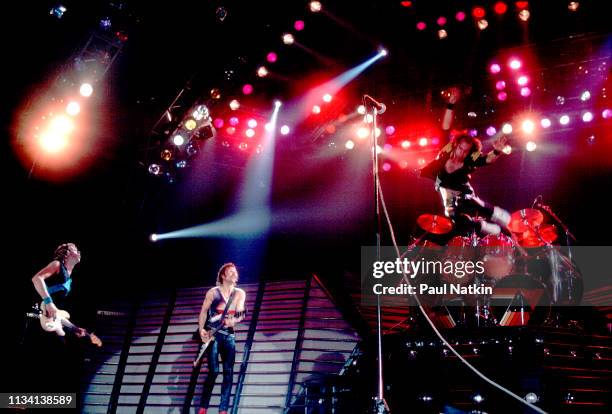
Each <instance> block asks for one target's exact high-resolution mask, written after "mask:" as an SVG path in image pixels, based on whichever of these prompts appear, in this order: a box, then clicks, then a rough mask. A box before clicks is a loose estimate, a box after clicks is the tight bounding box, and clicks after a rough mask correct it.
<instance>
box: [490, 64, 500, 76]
mask: <svg viewBox="0 0 612 414" xmlns="http://www.w3.org/2000/svg"><path fill="white" fill-rule="evenodd" d="M489 72H491V73H493V74H495V73H499V72H501V66H499V63H492V64H491V66H489Z"/></svg>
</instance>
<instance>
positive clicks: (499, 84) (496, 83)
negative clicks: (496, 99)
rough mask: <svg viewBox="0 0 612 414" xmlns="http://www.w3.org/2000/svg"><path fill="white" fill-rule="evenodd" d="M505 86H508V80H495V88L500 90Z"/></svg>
mask: <svg viewBox="0 0 612 414" xmlns="http://www.w3.org/2000/svg"><path fill="white" fill-rule="evenodd" d="M505 87H506V82H505V81H503V80H499V81H497V82H495V89H497V90H498V91H501V90H502V89H504V88H505Z"/></svg>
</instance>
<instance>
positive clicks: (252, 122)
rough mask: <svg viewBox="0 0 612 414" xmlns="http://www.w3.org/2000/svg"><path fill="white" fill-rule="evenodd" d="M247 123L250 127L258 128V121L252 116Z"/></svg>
mask: <svg viewBox="0 0 612 414" xmlns="http://www.w3.org/2000/svg"><path fill="white" fill-rule="evenodd" d="M247 125H248V126H249V128H257V121H256V120H255V119H252V118H251V119H249V121H248V122H247Z"/></svg>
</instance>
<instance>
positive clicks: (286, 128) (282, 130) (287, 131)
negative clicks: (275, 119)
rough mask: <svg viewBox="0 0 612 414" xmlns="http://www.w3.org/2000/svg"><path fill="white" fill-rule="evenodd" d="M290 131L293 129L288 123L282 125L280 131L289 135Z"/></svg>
mask: <svg viewBox="0 0 612 414" xmlns="http://www.w3.org/2000/svg"><path fill="white" fill-rule="evenodd" d="M290 131H291V130H290V128H289V126H288V125H283V126H282V127H281V129H280V133H281V134H282V135H288V134H289V132H290Z"/></svg>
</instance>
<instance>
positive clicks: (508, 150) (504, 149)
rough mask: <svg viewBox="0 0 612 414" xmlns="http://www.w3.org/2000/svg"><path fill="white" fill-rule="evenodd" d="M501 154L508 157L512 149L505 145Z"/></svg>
mask: <svg viewBox="0 0 612 414" xmlns="http://www.w3.org/2000/svg"><path fill="white" fill-rule="evenodd" d="M502 152H503V153H504V154H506V155H510V154H512V147H511V146H510V145H505V146H504V148H503V149H502Z"/></svg>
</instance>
